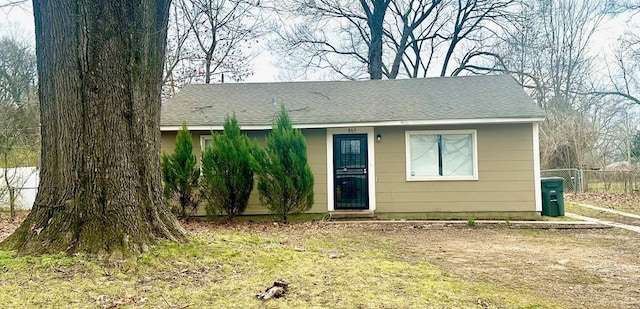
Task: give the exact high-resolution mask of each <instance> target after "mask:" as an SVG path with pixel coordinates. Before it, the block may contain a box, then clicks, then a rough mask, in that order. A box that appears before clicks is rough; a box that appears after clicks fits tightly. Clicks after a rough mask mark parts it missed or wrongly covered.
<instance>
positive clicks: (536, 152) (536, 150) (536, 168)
mask: <svg viewBox="0 0 640 309" xmlns="http://www.w3.org/2000/svg"><path fill="white" fill-rule="evenodd" d="M532 126H533V181H534V188H535V189H534V191H535V195H536V196H535V201H536V211H542V185H541V184H540V136H539V132H538V130H539V128H540V125H539V124H538V123H537V122H535V123H533V125H532Z"/></svg>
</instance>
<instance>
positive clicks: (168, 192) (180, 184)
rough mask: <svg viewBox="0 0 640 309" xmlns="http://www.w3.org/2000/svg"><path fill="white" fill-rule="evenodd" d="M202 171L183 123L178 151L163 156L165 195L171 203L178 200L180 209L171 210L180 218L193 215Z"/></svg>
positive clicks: (179, 133)
mask: <svg viewBox="0 0 640 309" xmlns="http://www.w3.org/2000/svg"><path fill="white" fill-rule="evenodd" d="M199 178H200V169H199V168H198V166H197V163H196V157H195V156H194V155H193V142H192V140H191V132H189V130H188V129H187V124H186V123H183V124H182V128H180V130H179V131H178V136H177V137H176V149H175V152H174V153H173V154H166V153H163V154H162V179H163V181H164V194H165V197H166V198H167V199H169V202H171V199H177V200H178V204H179V207H175V206H173V205H171V203H170V204H169V205H170V206H172V207H171V210H172V211H173V212H174V213H175V214H176V215H179V216H182V217H188V216H189V215H190V214H191V213H193V212H194V211H195V210H196V208H197V207H198V204H199V203H200V197H199V192H198V179H199Z"/></svg>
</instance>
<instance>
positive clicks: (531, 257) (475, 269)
mask: <svg viewBox="0 0 640 309" xmlns="http://www.w3.org/2000/svg"><path fill="white" fill-rule="evenodd" d="M387 232H389V233H391V235H393V236H394V238H396V239H398V240H402V241H404V248H405V250H403V253H402V254H403V255H404V258H406V259H408V260H411V261H424V260H426V261H428V262H429V263H433V264H435V265H438V266H440V267H442V268H444V269H446V270H447V271H448V272H449V273H450V274H452V275H454V276H456V277H458V278H461V279H462V280H465V281H472V282H478V283H491V284H493V285H496V286H501V287H504V288H509V289H524V290H529V291H530V292H531V293H533V294H535V295H536V296H538V297H540V298H543V299H547V300H549V301H552V302H558V303H560V304H562V306H563V307H565V308H638V306H640V289H638V287H637V284H636V282H637V281H638V280H640V273H639V272H640V254H639V253H638V251H637V249H636V248H638V246H640V240H639V239H640V238H639V237H637V234H635V233H632V232H627V231H623V230H619V229H611V230H601V229H594V230H586V229H577V230H513V229H482V230H478V229H452V230H446V231H444V230H442V231H434V230H425V229H415V228H412V229H410V228H406V229H403V228H399V229H395V230H393V231H387Z"/></svg>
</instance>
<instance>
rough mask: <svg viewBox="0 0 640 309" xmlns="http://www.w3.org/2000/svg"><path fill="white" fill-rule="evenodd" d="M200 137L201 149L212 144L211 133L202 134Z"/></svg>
mask: <svg viewBox="0 0 640 309" xmlns="http://www.w3.org/2000/svg"><path fill="white" fill-rule="evenodd" d="M201 139H202V142H201V146H202V149H201V150H202V151H204V150H205V149H207V148H209V146H211V145H212V144H213V136H211V135H203V136H202V137H201Z"/></svg>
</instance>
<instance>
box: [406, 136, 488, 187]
mask: <svg viewBox="0 0 640 309" xmlns="http://www.w3.org/2000/svg"><path fill="white" fill-rule="evenodd" d="M460 134H471V142H472V144H473V145H472V148H473V149H472V151H473V159H472V164H473V168H472V172H473V174H472V175H469V176H412V175H411V136H413V135H460ZM405 155H406V158H405V163H406V165H405V172H406V181H465V180H478V132H477V130H475V129H473V130H415V131H405Z"/></svg>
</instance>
